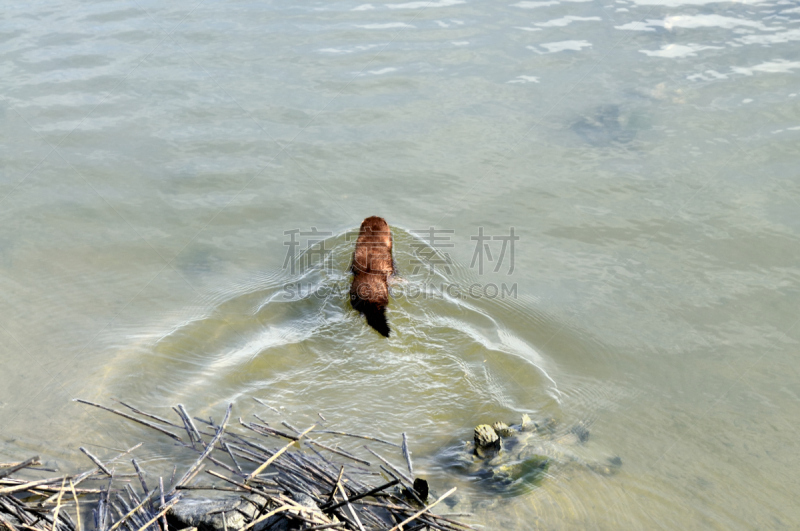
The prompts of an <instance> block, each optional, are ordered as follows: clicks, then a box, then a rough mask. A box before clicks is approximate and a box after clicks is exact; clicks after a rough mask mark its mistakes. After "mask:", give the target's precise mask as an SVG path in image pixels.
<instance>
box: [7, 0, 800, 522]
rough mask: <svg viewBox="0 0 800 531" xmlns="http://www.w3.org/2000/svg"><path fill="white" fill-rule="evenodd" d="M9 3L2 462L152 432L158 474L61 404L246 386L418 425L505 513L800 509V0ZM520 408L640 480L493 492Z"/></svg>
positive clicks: (439, 467)
mask: <svg viewBox="0 0 800 531" xmlns="http://www.w3.org/2000/svg"><path fill="white" fill-rule="evenodd" d="M0 20H2V23H0V123H2V128H0V135H2V141H0V159H1V160H0V216H2V217H1V218H0V219H1V220H2V221H1V222H0V271H1V272H2V273H1V274H0V286H1V291H0V293H2V298H0V363H1V364H2V365H1V367H2V368H1V369H0V371H1V376H0V377H1V378H2V385H0V420H2V425H3V430H2V434H3V438H2V442H0V461H6V460H13V459H16V458H26V457H29V455H30V454H31V453H34V452H35V453H40V454H41V455H43V456H46V458H47V459H48V460H50V461H52V462H54V463H56V464H57V465H58V466H60V467H62V468H65V469H74V468H76V467H85V466H86V464H87V463H86V462H85V458H84V457H83V456H82V455H81V454H80V453H79V452H77V451H75V450H76V449H77V447H78V446H86V447H91V448H94V451H96V453H97V454H98V455H101V456H106V455H110V454H111V453H113V452H114V450H112V448H120V447H122V446H125V445H126V444H128V443H131V444H133V443H135V442H138V441H140V440H142V441H143V442H145V446H144V447H143V449H142V452H143V453H142V459H143V461H147V462H148V464H149V466H151V467H155V468H158V467H159V466H162V465H163V464H164V463H165V461H166V459H168V458H167V457H165V456H167V455H169V452H170V445H169V444H166V443H165V441H164V440H162V439H161V438H159V437H157V436H156V435H155V434H151V433H147V432H142V430H139V429H138V428H135V427H132V426H127V425H125V424H123V423H121V422H118V421H117V419H114V418H109V416H108V415H106V414H105V413H102V412H99V411H94V410H89V409H88V408H86V407H85V406H81V405H79V404H76V403H74V402H72V401H71V399H73V398H75V397H82V398H86V399H90V400H92V399H93V400H98V401H103V402H104V403H110V402H111V399H112V398H119V399H122V400H125V401H129V402H131V403H133V404H136V405H138V406H140V407H143V408H145V409H149V410H151V411H154V412H161V413H163V414H165V415H166V414H169V406H171V405H174V404H176V403H178V402H181V403H183V404H185V405H186V406H187V407H188V408H189V410H190V411H192V412H193V413H195V414H198V415H201V416H208V415H214V416H215V417H216V418H219V416H220V415H221V414H222V412H223V410H224V407H225V405H226V404H227V403H228V402H230V401H235V403H236V410H235V413H236V414H237V415H238V416H242V417H243V418H246V417H248V416H249V415H251V414H252V413H259V414H262V413H264V414H266V415H267V416H268V417H270V418H271V419H272V420H273V421H276V422H277V421H279V420H280V418H285V419H286V420H289V421H290V422H292V423H294V424H295V425H303V426H306V425H310V424H311V423H312V422H317V421H319V420H320V419H319V416H318V415H317V414H318V413H321V414H322V415H323V416H324V417H325V418H326V419H327V425H328V426H330V427H332V428H334V429H343V430H350V431H354V432H359V433H364V432H369V433H372V434H374V435H376V436H382V437H386V438H390V439H392V440H399V436H400V433H401V432H403V431H405V432H407V433H408V435H409V438H410V441H411V447H412V451H413V452H414V454H413V455H414V462H415V467H416V469H417V470H419V471H420V472H421V473H423V474H425V475H427V477H429V479H431V481H432V484H433V486H434V488H435V489H437V490H438V491H439V492H444V490H446V488H447V486H449V485H451V484H454V485H458V486H459V487H460V488H459V491H458V492H459V496H460V498H459V503H458V505H457V506H456V509H455V510H459V511H460V510H464V511H471V512H474V514H475V517H474V518H473V519H472V520H471V521H473V522H475V523H478V524H483V525H485V526H486V528H488V529H531V528H536V529H539V528H541V529H575V528H592V529H620V528H621V529H651V528H665V529H709V528H711V529H756V528H758V529H784V528H786V529H793V528H796V527H797V525H798V524H800V511H799V510H798V509H797V504H796V503H795V496H794V493H796V492H798V490H800V484H799V482H798V479H797V477H798V473H797V472H798V471H800V461H798V457H797V452H796V451H794V449H795V447H796V439H797V428H796V425H795V419H797V418H798V416H800V374H798V369H797V367H798V365H797V363H796V359H795V354H796V351H797V344H798V339H799V338H800V337H799V333H798V328H797V325H798V315H797V300H798V291H800V290H798V287H799V286H800V268H798V263H800V262H799V261H798V258H800V247H798V235H800V215H798V213H799V212H800V181H799V180H798V167H800V166H799V165H798V163H799V162H800V160H799V159H800V150H798V145H800V103H799V102H800V97H798V94H800V61H798V57H800V53H799V52H800V45H799V44H798V42H799V41H800V4H798V3H797V2H792V1H788V0H780V1H777V2H755V1H750V0H748V1H744V2H735V3H734V2H708V1H706V0H635V1H628V0H616V1H614V2H611V1H606V2H600V1H575V0H572V1H567V0H552V1H549V0H548V1H521V2H516V3H512V2H508V3H493V2H473V1H467V2H464V1H460V0H434V1H423V2H416V1H409V2H403V1H402V0H399V1H397V2H393V3H388V4H383V3H375V2H373V3H369V4H364V3H359V2H316V3H302V2H301V3H296V2H295V3H291V4H282V3H271V2H263V3H251V2H232V3H227V4H218V3H209V2H202V1H200V2H187V3H172V4H170V5H169V6H168V7H165V6H164V5H163V4H161V3H156V2H123V1H109V2H92V3H66V2H36V3H32V4H31V3H28V4H20V5H14V6H12V5H7V6H5V9H3V10H2V13H0ZM373 214H378V215H381V216H384V217H385V218H386V219H387V220H388V221H389V223H390V225H391V226H392V228H393V232H394V238H395V257H396V260H397V265H398V268H399V271H400V275H399V278H398V279H396V282H395V284H394V289H395V297H394V299H393V300H392V303H391V305H390V322H391V325H392V327H393V329H394V331H395V333H394V335H393V336H392V337H391V338H390V339H388V340H385V339H384V338H382V337H380V336H378V335H377V334H376V333H374V332H373V331H372V330H370V329H368V328H367V327H366V325H365V324H364V322H363V321H362V320H361V319H360V318H359V316H358V315H357V314H355V312H353V311H352V310H351V309H350V308H349V306H348V304H347V301H346V300H345V299H344V298H343V293H345V292H346V289H347V282H348V274H347V272H346V269H347V266H348V261H349V256H350V253H351V252H352V246H353V241H352V237H351V235H350V232H351V231H352V230H354V229H355V228H357V227H358V225H359V223H360V222H361V220H362V219H363V218H364V217H366V216H368V215H373ZM430 227H434V228H435V229H436V230H437V231H438V232H435V233H434V236H436V238H438V239H435V240H434V241H433V242H431V241H430V240H431V238H430V237H429V236H430V234H429V233H428V236H426V233H425V231H426V230H428V229H429V228H430ZM480 227H483V231H484V232H483V234H484V235H485V236H494V237H507V236H509V235H510V230H511V228H512V227H513V229H514V231H515V235H517V236H518V237H519V240H517V241H515V242H514V256H513V259H512V257H511V254H510V248H506V252H505V253H503V251H502V244H503V241H502V240H501V239H492V240H487V241H485V242H481V243H485V244H486V245H487V246H488V247H484V248H483V250H484V251H483V252H482V253H478V255H479V256H478V258H479V257H481V256H482V258H483V260H484V263H483V271H481V270H480V268H479V267H478V265H479V264H478V260H477V259H476V256H475V255H476V252H475V251H476V243H478V240H474V239H471V237H477V236H478V235H479V230H480ZM312 228H316V229H318V231H319V232H322V233H325V234H323V235H319V236H298V237H297V241H298V242H299V243H300V247H298V248H293V247H291V246H290V245H287V244H289V243H291V239H290V238H291V234H288V232H289V231H297V230H299V231H302V232H305V233H307V232H311V231H312ZM315 240H320V241H322V243H318V244H317V249H318V250H319V249H322V252H320V253H317V254H315V253H314V252H313V249H312V251H311V252H310V253H308V254H301V253H299V252H298V253H297V254H296V255H295V256H294V257H293V258H294V260H292V259H291V258H292V257H291V256H290V257H289V258H290V259H289V260H288V261H287V253H288V252H289V251H290V250H291V249H295V250H298V249H305V248H306V247H307V245H308V244H310V243H312V241H315ZM426 240H427V241H426ZM432 243H433V244H435V245H433V246H431V244H432ZM320 246H321V247H320ZM487 248H488V250H489V251H490V253H491V260H490V255H489V254H487V253H486V249H487ZM327 251H330V253H329V254H328V253H327ZM433 253H438V254H433ZM445 255H446V256H445ZM501 255H502V256H503V263H502V264H500V266H499V267H498V268H497V271H495V266H496V265H497V263H498V262H499V260H500V257H501ZM320 256H322V257H324V258H325V259H326V260H327V262H326V263H325V264H319V263H317V262H316V259H313V258H315V257H317V258H319V257H320ZM437 257H438V258H437ZM309 262H311V263H310V264H309ZM512 265H513V271H510V269H511V266H512ZM431 269H432V270H431ZM503 284H505V286H506V288H508V290H507V292H506V293H505V294H503V291H502V287H503ZM471 285H476V286H478V288H479V289H480V290H481V291H480V294H481V296H478V297H475V296H471V295H470V294H469V293H467V294H466V295H465V294H464V293H463V291H461V292H458V288H454V287H453V286H458V287H461V288H462V289H463V288H465V287H468V286H471ZM491 286H497V287H498V292H497V293H498V295H497V296H492V294H493V293H495V292H494V291H492V289H493V288H491ZM512 287H513V289H512ZM442 288H444V290H445V291H444V294H442V293H441V290H442ZM448 288H449V289H450V292H448V291H447V289H448ZM484 289H488V291H485V292H484V291H483V290H484ZM423 292H424V293H427V296H423V295H422V293H423ZM473 294H474V292H473ZM253 397H257V398H260V399H263V400H265V401H266V402H267V403H269V404H271V405H273V406H274V407H276V408H283V409H282V410H281V412H282V413H281V414H277V413H275V412H271V411H269V410H265V408H263V407H262V406H260V405H259V404H257V403H256V402H255V401H253V400H252V398H253ZM265 411H266V413H265ZM523 413H529V414H531V416H533V417H544V416H552V417H555V418H556V419H557V420H558V421H559V423H560V425H561V426H563V427H565V428H567V427H569V426H572V425H575V424H577V423H581V422H586V423H588V424H590V430H591V437H590V439H589V441H588V442H587V443H586V445H584V446H579V447H576V448H575V449H574V451H575V452H576V453H577V454H579V456H580V457H581V458H582V459H585V460H588V461H591V460H602V459H605V458H607V457H610V456H619V457H620V458H621V459H622V462H623V466H622V468H621V470H620V471H619V473H618V474H616V475H612V476H603V475H599V474H596V473H594V472H592V471H591V470H589V469H587V468H586V467H581V466H562V467H555V468H553V469H551V470H549V471H548V475H547V477H545V478H543V479H542V481H540V482H538V483H537V484H536V485H534V486H533V488H532V489H531V490H529V491H526V492H525V493H524V494H520V495H515V496H495V495H490V494H488V493H487V492H485V491H484V490H482V489H481V488H479V486H477V485H476V484H475V482H474V481H472V480H471V479H470V478H469V477H466V476H463V475H458V474H454V473H453V471H452V470H451V469H449V468H448V467H447V466H445V465H443V463H442V460H441V455H442V453H441V452H442V449H443V448H448V447H451V446H452V445H454V444H457V443H458V441H460V440H466V439H469V438H470V436H471V431H472V428H473V427H474V426H475V425H476V424H479V423H484V422H492V421H494V420H498V419H500V420H505V421H506V422H509V423H511V422H518V419H519V418H520V417H521V415H522V414H523ZM358 446H359V445H358V444H357V443H354V444H353V448H357V447H358ZM398 463H399V461H398Z"/></svg>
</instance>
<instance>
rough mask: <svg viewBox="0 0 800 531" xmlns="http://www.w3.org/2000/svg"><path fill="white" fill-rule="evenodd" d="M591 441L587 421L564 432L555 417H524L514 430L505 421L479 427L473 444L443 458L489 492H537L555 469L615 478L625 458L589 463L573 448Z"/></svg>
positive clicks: (443, 454)
mask: <svg viewBox="0 0 800 531" xmlns="http://www.w3.org/2000/svg"><path fill="white" fill-rule="evenodd" d="M588 440H589V429H588V426H587V425H586V424H584V423H579V424H576V425H574V426H572V427H570V428H568V429H559V427H558V424H557V423H556V421H555V420H554V419H552V418H543V419H540V420H537V421H533V420H531V418H530V417H529V416H528V415H523V417H522V422H521V423H520V424H516V425H512V426H509V425H507V424H505V423H503V422H495V423H494V424H493V425H492V426H489V425H488V424H481V425H479V426H477V427H476V428H475V430H474V437H473V442H472V443H462V444H460V445H457V446H454V447H450V448H447V449H445V450H443V451H442V452H441V453H440V458H441V459H442V460H443V461H444V463H445V465H446V466H449V467H451V468H453V469H456V470H458V471H459V472H461V473H464V474H466V475H468V476H471V477H473V478H475V479H476V480H478V481H479V482H480V483H481V484H482V485H483V486H484V487H485V488H488V489H491V490H495V491H500V492H503V493H507V494H510V495H516V494H521V493H523V492H526V491H527V490H529V489H531V488H533V487H534V486H535V485H537V484H538V483H539V482H540V481H541V480H542V479H543V478H544V477H545V475H546V473H547V472H548V471H549V470H551V471H552V469H553V468H564V467H567V466H576V465H577V466H579V467H583V468H586V469H588V470H591V471H592V472H595V473H598V474H603V475H611V474H615V473H616V472H617V471H618V470H619V468H620V467H621V466H622V460H621V459H620V458H619V457H613V458H610V459H608V460H607V461H604V462H598V463H594V462H587V461H585V460H584V459H582V458H581V457H579V456H578V455H577V454H576V453H575V452H574V451H573V450H572V449H571V447H576V446H579V445H583V444H585V443H586V442H587V441H588Z"/></svg>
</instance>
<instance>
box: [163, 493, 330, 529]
mask: <svg viewBox="0 0 800 531" xmlns="http://www.w3.org/2000/svg"><path fill="white" fill-rule="evenodd" d="M291 497H292V498H293V499H294V501H296V502H297V503H299V504H300V505H303V506H305V507H308V508H309V509H316V510H319V508H318V507H317V504H316V502H315V501H314V499H313V498H312V497H311V496H307V495H305V494H300V493H294V494H292V496H291ZM248 500H250V501H247V500H245V499H243V498H241V497H237V496H228V497H223V498H216V499H209V498H190V499H183V500H181V501H180V502H178V503H177V504H175V506H174V507H172V508H171V509H170V510H169V511H168V512H167V523H168V524H169V527H170V529H186V528H191V527H196V528H197V531H240V530H241V529H242V528H243V527H245V526H246V525H247V523H248V522H251V521H252V520H253V519H254V518H257V517H258V513H259V511H258V509H257V508H256V505H259V506H261V507H263V505H264V504H265V503H266V502H267V500H266V499H265V498H263V497H261V496H258V495H252V496H248ZM223 519H224V520H223ZM300 528H301V527H300V524H299V522H297V521H293V520H291V519H289V518H286V516H285V515H284V514H280V513H279V514H275V515H273V516H271V517H269V518H267V519H266V520H263V521H261V522H259V523H257V524H256V525H254V526H253V528H252V529H253V531H290V530H292V529H300Z"/></svg>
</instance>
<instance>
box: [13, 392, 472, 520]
mask: <svg viewBox="0 0 800 531" xmlns="http://www.w3.org/2000/svg"><path fill="white" fill-rule="evenodd" d="M255 400H257V401H258V402H259V403H261V404H262V405H264V406H266V407H269V408H270V409H273V410H274V411H276V412H277V410H275V409H274V408H272V407H271V406H269V405H268V404H266V403H264V402H262V401H260V400H258V399H255ZM77 401H78V402H81V403H83V404H87V405H90V406H93V407H97V408H100V409H103V410H105V411H108V412H111V413H114V414H116V415H119V416H121V417H124V418H126V419H128V420H131V421H134V422H137V423H139V424H141V425H144V426H146V427H148V428H151V429H153V430H156V431H158V432H159V433H161V434H162V435H164V436H167V437H170V438H172V439H173V440H175V441H176V443H177V444H176V447H177V448H179V449H181V450H182V451H188V452H194V453H195V454H197V458H196V460H195V461H194V463H193V464H192V465H191V466H189V467H188V468H187V469H186V470H185V471H184V473H183V474H181V475H180V476H179V477H177V478H176V472H177V469H173V471H172V477H171V478H167V479H166V481H165V479H164V478H163V477H159V478H158V484H157V486H156V485H154V484H153V485H148V483H147V479H146V475H145V473H144V471H143V470H142V468H141V467H140V466H139V463H138V462H137V461H136V459H135V458H133V459H131V461H130V462H131V464H132V465H133V470H132V471H131V472H129V473H124V471H123V472H117V467H115V465H116V464H117V463H119V462H120V460H121V459H122V458H124V457H126V456H128V455H130V454H131V453H132V452H134V451H135V450H136V449H137V448H139V446H141V444H139V445H136V446H134V447H132V448H130V449H128V450H127V451H125V452H122V453H120V454H119V455H117V456H115V457H113V458H111V459H109V460H107V461H105V462H103V461H101V460H100V459H99V458H97V457H96V456H95V455H93V454H92V453H90V452H89V451H88V450H86V449H85V448H80V450H81V451H82V452H83V453H84V454H85V455H86V457H87V458H88V459H89V460H91V461H92V463H93V465H94V467H93V468H91V469H89V470H87V471H85V472H83V473H80V474H76V475H72V476H59V477H54V478H50V479H43V480H22V479H15V478H11V476H12V475H13V474H15V473H18V472H22V471H25V472H26V473H32V472H33V471H42V470H47V469H42V468H34V467H35V465H39V464H40V463H39V459H38V457H34V458H31V459H28V460H27V461H24V462H21V463H8V464H2V463H0V531H5V529H3V528H4V527H5V528H7V529H8V530H9V531H23V530H28V531H83V527H84V526H82V524H81V512H82V511H81V509H83V512H84V513H85V514H87V515H88V514H89V508H91V514H92V516H93V520H94V522H93V523H94V527H93V529H95V530H96V531H118V530H119V531H176V529H179V528H180V527H179V526H178V524H176V523H175V521H174V520H173V519H172V516H173V515H174V512H177V508H175V506H176V505H178V504H180V502H181V500H182V498H183V496H185V495H187V494H188V492H189V491H225V492H231V493H236V494H237V495H238V496H240V498H241V501H242V503H244V504H245V505H247V508H248V509H249V510H244V511H243V510H241V509H239V508H229V509H227V510H228V511H236V512H238V513H239V514H241V515H242V518H240V519H239V520H238V522H239V523H240V524H241V525H239V526H238V527H235V528H229V527H228V525H227V522H228V520H227V519H226V514H225V512H224V509H223V512H222V518H221V519H220V521H221V527H220V529H218V530H216V529H215V530H214V531H250V530H251V529H252V530H253V531H270V530H273V529H282V530H283V529H304V530H308V531H311V530H317V529H332V530H352V531H373V530H375V531H378V530H380V531H400V530H405V531H409V530H421V529H439V530H444V531H461V530H463V529H474V528H472V527H470V526H468V525H466V524H463V523H460V522H458V521H456V520H454V519H453V517H454V516H469V515H441V514H434V513H433V512H431V509H433V508H434V507H435V506H437V505H438V504H439V503H440V502H441V501H443V500H444V499H446V498H447V497H449V496H450V495H452V494H453V492H454V491H455V490H456V489H455V488H452V489H450V490H449V491H447V492H446V493H445V494H444V495H442V496H440V497H438V498H437V499H435V500H434V501H433V502H432V503H428V500H427V497H428V492H427V484H426V483H425V482H424V481H421V480H419V479H417V480H416V481H415V480H414V479H413V476H414V474H413V466H412V462H411V456H410V452H409V450H408V440H407V438H406V436H405V434H403V439H402V444H395V443H392V442H389V441H385V440H382V439H378V438H375V437H370V436H366V435H354V434H349V433H344V432H339V431H331V430H326V429H317V426H316V425H312V426H310V427H308V428H306V429H303V430H300V429H297V428H295V427H294V426H292V425H291V424H289V423H288V422H286V421H281V427H280V429H278V428H276V427H275V426H271V425H270V423H269V422H267V421H266V420H264V419H263V418H262V417H260V416H258V415H254V418H255V420H254V421H249V422H246V421H244V420H243V419H241V418H239V419H238V425H236V426H233V427H232V426H230V424H232V423H230V422H229V421H230V417H231V411H232V404H231V405H229V406H228V408H227V410H226V412H225V414H224V416H223V419H222V421H221V422H220V423H219V424H217V423H215V422H214V420H213V419H211V418H209V419H207V420H205V419H200V418H197V417H194V418H193V417H191V416H190V415H189V413H188V412H187V411H186V408H185V407H184V406H182V405H180V404H179V405H178V406H177V407H175V408H173V410H174V411H175V413H176V416H177V419H176V420H174V421H172V420H168V419H165V418H162V417H160V416H157V415H153V414H150V413H147V412H144V411H142V410H140V409H138V408H136V407H134V406H131V405H128V404H125V403H124V402H119V403H120V405H121V406H122V407H124V408H125V410H124V411H123V410H119V409H114V408H111V407H107V406H104V405H101V404H96V403H93V402H89V401H86V400H82V399H77ZM320 417H321V418H322V419H323V421H324V418H323V417H322V416H321V415H320ZM333 436H335V438H334V440H335V441H338V440H339V439H340V438H344V437H346V438H348V440H352V439H353V438H357V439H361V440H366V441H371V442H375V443H379V444H383V445H387V446H392V447H394V448H395V449H396V451H397V453H398V454H402V455H403V456H404V457H405V464H406V467H407V470H408V473H406V472H404V471H403V470H401V468H399V467H397V466H395V465H393V464H392V463H391V462H390V461H389V460H387V459H386V458H384V457H383V456H382V455H381V454H379V453H377V452H376V451H374V450H373V449H372V448H370V447H369V446H366V445H365V446H364V449H365V450H366V451H367V452H369V456H374V457H375V459H377V460H378V461H379V463H377V468H376V467H375V466H373V464H372V463H371V462H370V461H367V460H366V459H363V458H362V457H363V456H362V457H358V456H356V455H353V454H352V453H350V452H348V451H345V450H344V449H342V448H341V447H339V446H338V444H336V442H331V438H332V437H333ZM275 443H279V444H278V445H276V444H275ZM364 455H367V454H364ZM369 456H367V457H369ZM370 459H371V457H370ZM119 468H121V467H119ZM201 473H203V475H202V476H201V477H205V478H207V480H205V481H202V480H199V478H198V476H199V475H200V474H201ZM370 479H373V480H374V482H377V484H374V482H373V481H370ZM97 480H100V481H102V482H103V483H102V484H101V485H100V486H99V487H98V488H85V487H79V485H81V484H83V483H84V482H86V481H97ZM131 483H133V484H137V483H138V485H137V486H136V487H133V486H131ZM165 483H166V487H165ZM139 487H141V490H139ZM415 487H416V488H415ZM79 500H80V501H79ZM173 508H175V510H173ZM217 512H220V511H217ZM70 513H72V514H73V515H74V516H75V519H74V520H73V518H72V516H71V515H70ZM187 531H188V530H187ZM194 531H196V530H194ZM201 531H203V530H201Z"/></svg>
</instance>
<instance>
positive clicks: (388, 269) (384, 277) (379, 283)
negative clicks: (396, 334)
mask: <svg viewBox="0 0 800 531" xmlns="http://www.w3.org/2000/svg"><path fill="white" fill-rule="evenodd" d="M350 271H352V273H353V283H352V284H351V285H350V304H352V305H353V308H354V309H356V310H358V311H359V312H361V313H363V314H364V316H365V317H366V318H367V324H369V325H370V326H371V327H372V328H374V329H375V330H377V331H378V333H380V334H381V335H382V336H384V337H389V323H388V322H387V321H386V305H387V304H388V303H389V276H390V275H393V274H394V262H393V261H392V231H391V230H390V229H389V225H388V224H387V223H386V220H385V219H383V218H379V217H378V216H371V217H368V218H367V219H365V220H364V221H363V223H361V229H360V230H359V233H358V240H357V241H356V250H355V252H354V253H353V263H352V264H351V265H350Z"/></svg>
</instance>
